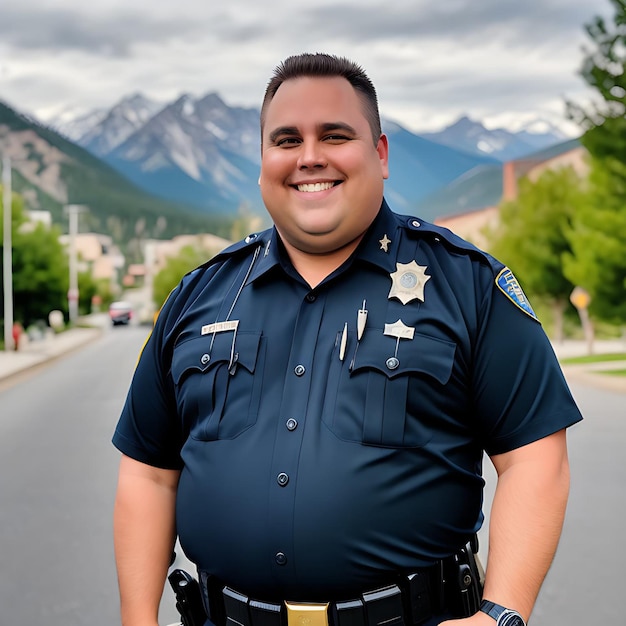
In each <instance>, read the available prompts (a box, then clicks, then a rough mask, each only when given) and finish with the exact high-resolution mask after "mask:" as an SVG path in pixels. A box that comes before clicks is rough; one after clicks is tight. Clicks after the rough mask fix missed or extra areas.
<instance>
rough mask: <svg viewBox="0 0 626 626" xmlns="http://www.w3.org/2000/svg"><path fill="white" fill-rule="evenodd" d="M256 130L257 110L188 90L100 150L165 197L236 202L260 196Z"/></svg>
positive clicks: (200, 202)
mask: <svg viewBox="0 0 626 626" xmlns="http://www.w3.org/2000/svg"><path fill="white" fill-rule="evenodd" d="M258 136H259V131H258V112H257V111H255V110H247V109H240V108H231V107H228V106H226V105H225V104H224V102H223V101H222V100H221V99H220V98H219V96H217V94H208V95H206V96H204V97H203V98H199V99H195V98H193V97H192V96H190V95H187V94H185V95H183V96H180V97H179V98H178V99H177V100H176V101H175V102H173V103H171V104H169V105H167V106H165V107H164V108H162V109H161V110H160V111H159V112H158V113H157V114H156V115H154V116H152V117H151V118H150V119H149V120H147V121H146V122H145V123H144V124H142V125H141V126H140V127H139V128H137V129H136V130H135V132H133V133H132V134H131V135H129V136H128V137H126V138H125V139H124V141H122V142H119V143H118V144H117V145H116V146H114V147H113V148H112V149H111V150H109V151H108V152H105V153H103V154H102V155H101V156H102V157H103V158H104V159H105V160H106V161H108V162H109V163H111V164H112V165H114V166H115V167H116V168H117V169H119V170H121V171H122V172H123V173H124V174H125V175H126V176H128V177H129V178H130V179H131V180H133V181H134V182H136V183H137V184H139V185H140V186H142V187H144V188H146V189H149V190H150V191H152V192H154V193H157V194H158V195H160V196H162V197H166V198H170V199H173V200H183V201H185V202H190V203H192V204H194V205H197V206H203V205H206V204H207V203H209V201H212V203H213V204H221V205H223V206H224V205H225V206H226V207H230V208H232V207H237V206H239V205H240V204H241V203H244V202H247V201H249V199H250V196H251V195H252V196H255V194H256V195H257V196H258V190H257V187H258V185H257V184H256V180H257V178H258V175H259V165H258V162H259V149H258V141H259V140H258ZM86 147H89V145H87V146H86ZM255 200H256V201H255V204H259V200H260V198H256V197H255Z"/></svg>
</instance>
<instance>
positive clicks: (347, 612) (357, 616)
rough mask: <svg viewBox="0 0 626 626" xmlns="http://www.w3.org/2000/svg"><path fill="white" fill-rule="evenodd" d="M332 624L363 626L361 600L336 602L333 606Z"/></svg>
mask: <svg viewBox="0 0 626 626" xmlns="http://www.w3.org/2000/svg"><path fill="white" fill-rule="evenodd" d="M333 618H334V619H333V624H335V625H336V626H364V624H365V623H366V622H365V614H364V613H363V602H361V600H350V601H349V602H337V603H336V604H335V605H334V606H333Z"/></svg>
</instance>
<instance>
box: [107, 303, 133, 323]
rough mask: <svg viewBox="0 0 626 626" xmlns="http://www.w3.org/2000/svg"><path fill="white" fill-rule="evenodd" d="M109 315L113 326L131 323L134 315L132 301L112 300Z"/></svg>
mask: <svg viewBox="0 0 626 626" xmlns="http://www.w3.org/2000/svg"><path fill="white" fill-rule="evenodd" d="M109 317H110V318H111V323H112V324H113V326H119V325H121V324H129V323H130V320H131V319H132V317H133V307H132V305H131V304H130V302H123V301H120V302H112V303H111V306H110V307H109Z"/></svg>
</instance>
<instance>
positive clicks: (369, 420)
mask: <svg viewBox="0 0 626 626" xmlns="http://www.w3.org/2000/svg"><path fill="white" fill-rule="evenodd" d="M348 343H349V347H348V349H347V351H346V359H345V360H344V361H341V360H340V359H339V354H338V350H337V349H335V351H334V353H333V355H332V357H331V363H330V371H329V375H328V385H327V391H326V399H325V404H324V413H323V418H322V419H323V421H324V423H325V424H326V425H327V426H328V427H329V428H330V430H331V431H332V432H333V433H334V434H335V435H336V436H337V437H339V438H340V439H343V440H346V441H354V442H360V443H364V444H368V445H374V446H383V447H391V448H409V447H420V446H423V445H425V444H426V443H427V442H428V441H429V439H430V438H431V433H430V431H429V428H428V427H427V425H426V423H425V422H424V420H422V419H420V415H419V410H418V409H416V408H415V407H419V405H420V399H419V397H417V398H415V397H413V395H414V394H415V395H419V394H420V393H428V392H429V388H432V387H437V388H438V393H441V388H442V386H443V385H445V384H446V383H447V382H448V380H449V379H450V375H451V373H452V366H453V363H454V353H455V350H456V346H455V344H454V343H451V342H448V341H444V340H440V339H436V338H434V337H429V336H426V335H419V334H415V335H414V337H413V339H411V340H408V339H407V340H405V339H400V343H399V345H398V351H397V354H396V339H395V338H394V337H388V336H386V335H383V332H382V329H380V330H379V329H367V331H366V332H365V334H364V335H363V338H362V340H361V342H360V344H359V347H358V350H357V352H356V356H355V357H354V364H353V366H352V371H350V368H349V365H350V361H351V358H352V356H351V355H352V353H353V352H354V346H355V344H356V336H350V337H349V341H348ZM350 346H351V347H350ZM394 356H395V357H396V358H397V361H398V362H397V367H395V369H391V368H390V367H389V366H388V359H389V358H390V357H394ZM391 365H392V366H393V365H395V363H393V362H392V363H391ZM433 392H435V390H433Z"/></svg>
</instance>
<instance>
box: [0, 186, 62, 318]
mask: <svg viewBox="0 0 626 626" xmlns="http://www.w3.org/2000/svg"><path fill="white" fill-rule="evenodd" d="M11 211H12V212H11V231H12V233H11V238H12V266H13V317H14V319H15V320H19V321H21V322H22V324H23V325H24V326H25V327H26V326H28V325H29V324H31V323H32V322H34V321H37V320H47V318H48V313H49V312H50V311H51V310H53V309H60V310H63V311H67V290H68V284H69V270H68V260H67V255H66V254H65V251H64V249H63V246H62V245H61V244H60V243H59V235H60V234H61V233H60V231H59V229H58V228H56V227H55V228H51V229H50V228H47V227H46V226H45V225H43V224H41V223H38V224H33V223H31V222H28V220H27V217H26V214H25V211H24V205H23V201H22V198H21V197H20V196H17V195H14V196H13V201H12V203H11ZM0 213H2V211H0ZM0 234H2V235H3V233H2V224H0Z"/></svg>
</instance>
